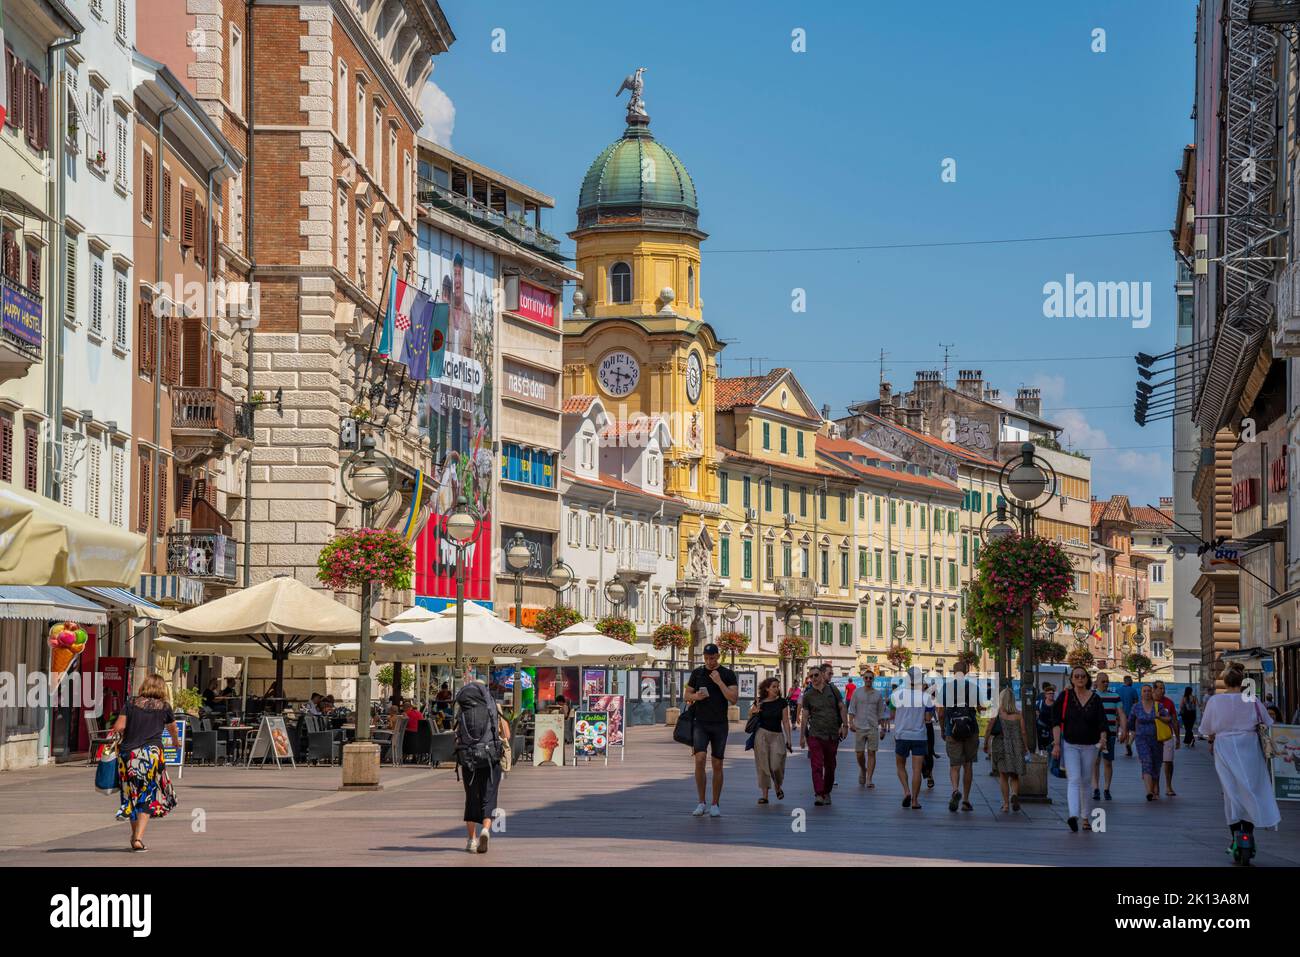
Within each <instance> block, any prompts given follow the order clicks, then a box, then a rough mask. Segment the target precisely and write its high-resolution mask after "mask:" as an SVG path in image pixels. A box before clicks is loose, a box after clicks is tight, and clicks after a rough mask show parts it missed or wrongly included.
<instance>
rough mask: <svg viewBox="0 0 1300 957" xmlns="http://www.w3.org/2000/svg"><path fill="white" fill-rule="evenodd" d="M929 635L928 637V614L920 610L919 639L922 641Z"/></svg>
mask: <svg viewBox="0 0 1300 957" xmlns="http://www.w3.org/2000/svg"><path fill="white" fill-rule="evenodd" d="M929 637H930V614H929V612H926V611H922V612H921V640H922V641H925V640H928V639H929Z"/></svg>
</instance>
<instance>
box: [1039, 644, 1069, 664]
mask: <svg viewBox="0 0 1300 957" xmlns="http://www.w3.org/2000/svg"><path fill="white" fill-rule="evenodd" d="M1033 648H1034V660H1035V661H1043V662H1047V663H1048V664H1053V665H1059V664H1060V663H1061V662H1062V661H1064V660H1065V656H1066V654H1067V651H1066V647H1065V645H1063V644H1061V643H1060V642H1059V641H1055V640H1053V639H1051V638H1035V639H1034V643H1033Z"/></svg>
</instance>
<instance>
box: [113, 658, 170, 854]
mask: <svg viewBox="0 0 1300 957" xmlns="http://www.w3.org/2000/svg"><path fill="white" fill-rule="evenodd" d="M163 728H166V729H167V730H168V732H169V733H170V734H171V739H172V740H173V741H180V731H179V729H178V728H177V727H176V720H175V718H174V717H173V716H172V706H171V705H170V704H169V703H168V701H167V685H166V682H164V681H163V677H162V675H159V674H151V675H149V676H148V677H147V678H145V679H144V681H142V682H140V689H139V691H138V692H137V693H136V695H135V697H134V698H131V699H129V700H128V701H127V702H126V705H125V707H123V709H122V713H121V714H120V715H119V716H118V719H117V721H116V722H115V723H114V725H113V732H114V733H115V734H117V735H118V736H119V741H120V743H119V745H118V751H117V776H118V787H119V788H120V789H121V792H122V803H121V806H120V807H119V808H118V811H117V819H118V820H119V821H130V822H131V850H133V851H147V850H149V848H147V847H145V845H144V829H145V826H146V825H147V824H148V823H149V820H150V819H151V818H155V817H166V816H167V814H168V813H170V812H171V810H172V808H174V807H175V806H176V795H175V793H174V792H173V791H172V782H171V779H170V778H169V777H168V776H167V768H166V765H165V764H164V763H163V749H162V730H163Z"/></svg>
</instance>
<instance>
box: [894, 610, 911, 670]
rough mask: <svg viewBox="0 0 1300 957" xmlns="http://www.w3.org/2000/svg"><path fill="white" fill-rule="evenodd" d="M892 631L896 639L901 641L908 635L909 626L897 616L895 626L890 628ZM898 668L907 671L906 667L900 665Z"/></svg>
mask: <svg viewBox="0 0 1300 957" xmlns="http://www.w3.org/2000/svg"><path fill="white" fill-rule="evenodd" d="M890 632H891V633H892V634H893V636H894V640H895V641H899V642H901V641H902V640H903V639H904V638H906V637H907V626H906V625H905V624H903V623H902V622H901V621H899V620H898V619H897V618H896V619H894V627H893V628H891V629H890ZM898 670H899V671H902V672H904V673H906V672H907V668H906V667H900V668H899V669H898Z"/></svg>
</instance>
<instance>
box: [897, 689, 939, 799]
mask: <svg viewBox="0 0 1300 957" xmlns="http://www.w3.org/2000/svg"><path fill="white" fill-rule="evenodd" d="M923 682H924V676H923V674H922V672H921V669H920V668H912V669H910V670H909V671H908V673H907V678H905V679H904V680H903V682H902V684H900V685H899V686H898V687H897V688H895V689H894V692H893V694H891V695H890V698H891V699H892V701H893V704H894V765H895V767H896V768H897V770H898V783H899V784H901V785H902V786H903V807H910V808H915V809H916V810H920V809H921V802H920V800H919V799H920V796H921V765H922V764H924V763H925V755H926V750H927V747H926V740H925V727H926V725H927V724H929V723H930V722H931V714H932V711H931V709H933V707H934V699H933V698H932V697H931V696H930V695H929V694H928V693H927V692H926V690H925V686H924V684H923ZM908 761H911V764H912V767H911V781H910V782H909V780H908V767H907V764H908Z"/></svg>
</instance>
